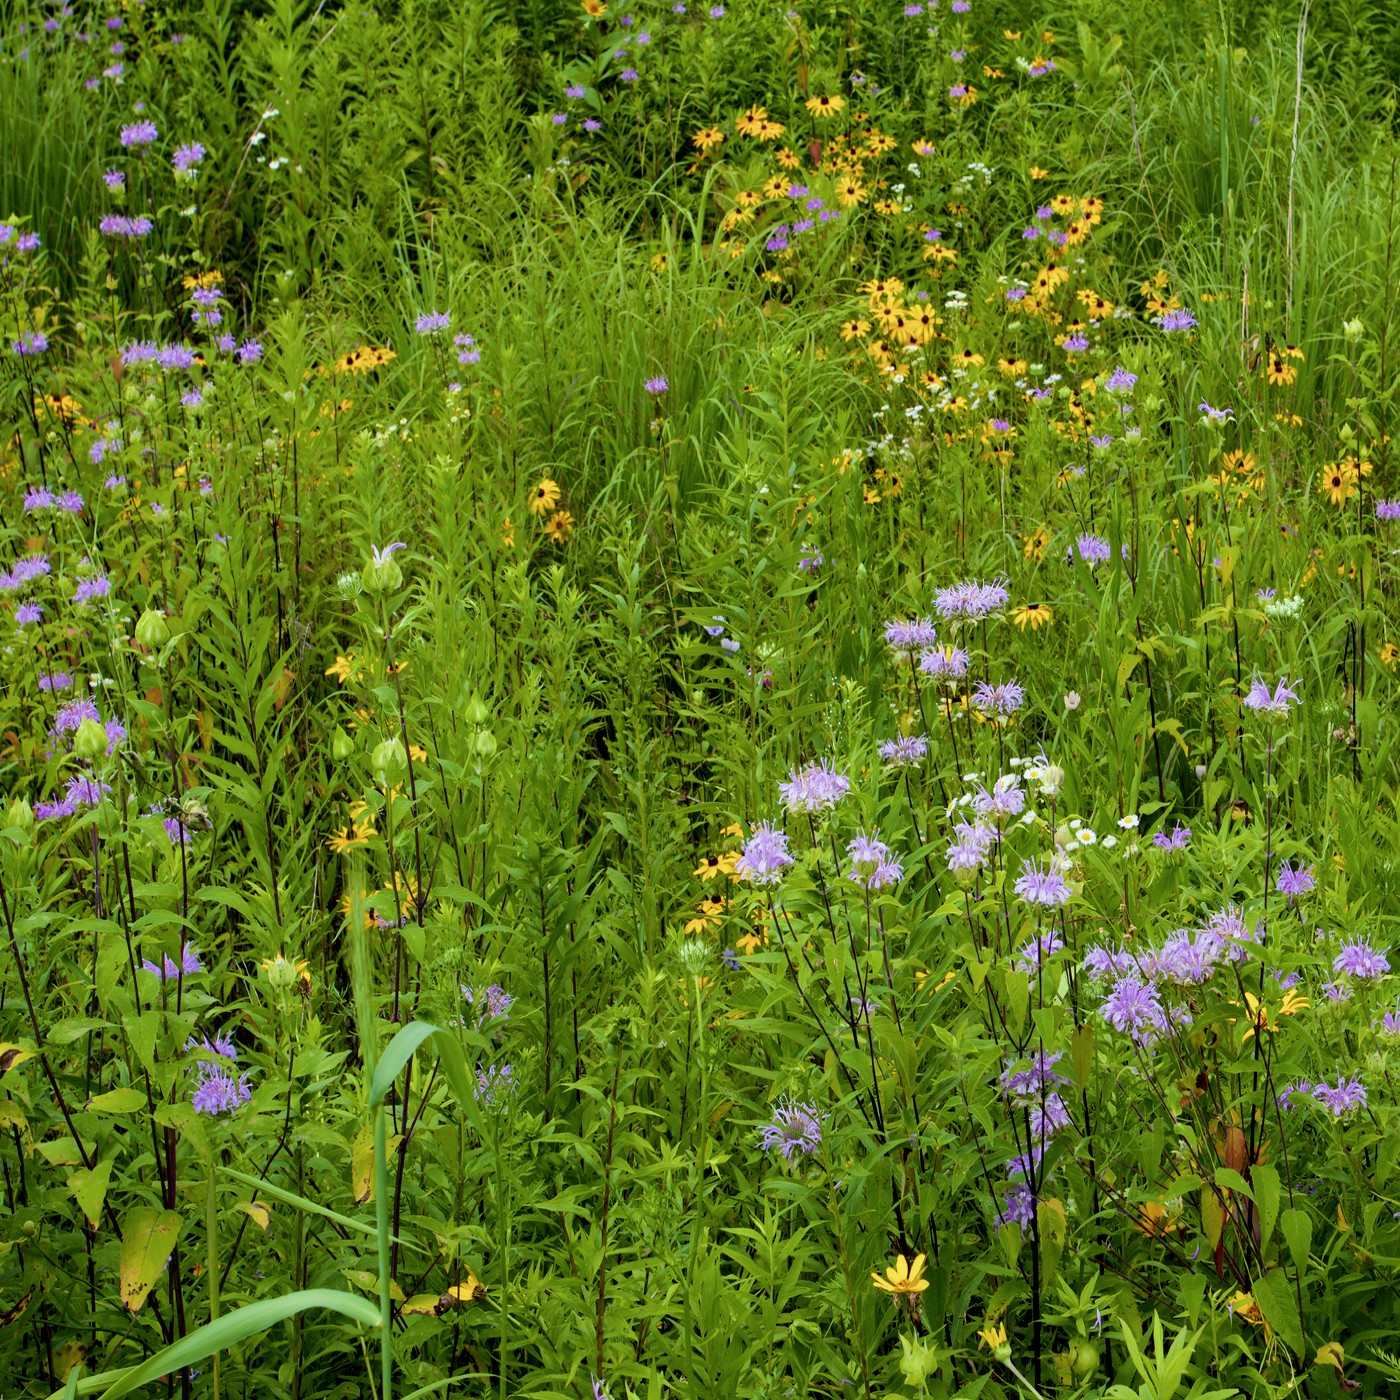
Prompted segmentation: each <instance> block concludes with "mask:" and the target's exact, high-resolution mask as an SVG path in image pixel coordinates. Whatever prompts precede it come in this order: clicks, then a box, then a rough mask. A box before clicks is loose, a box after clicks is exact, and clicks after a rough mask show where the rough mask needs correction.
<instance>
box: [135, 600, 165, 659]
mask: <svg viewBox="0 0 1400 1400" xmlns="http://www.w3.org/2000/svg"><path fill="white" fill-rule="evenodd" d="M136 640H137V641H138V642H139V643H140V644H141V645H142V646H143V647H145V648H146V650H147V651H159V650H160V649H161V647H163V646H164V645H165V644H166V642H168V641H169V640H170V625H169V623H167V622H166V620H165V614H164V613H162V612H160V611H158V610H157V609H156V608H147V609H146V611H145V612H143V613H142V614H141V616H140V617H138V618H137V619H136Z"/></svg>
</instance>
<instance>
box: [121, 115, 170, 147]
mask: <svg viewBox="0 0 1400 1400" xmlns="http://www.w3.org/2000/svg"><path fill="white" fill-rule="evenodd" d="M159 135H160V133H159V132H158V131H157V130H156V124H155V123H154V122H150V121H140V122H132V123H131V125H130V126H124V127H122V131H121V142H122V146H123V147H128V146H149V145H150V144H151V142H152V141H154V140H155V139H156V137H157V136H159Z"/></svg>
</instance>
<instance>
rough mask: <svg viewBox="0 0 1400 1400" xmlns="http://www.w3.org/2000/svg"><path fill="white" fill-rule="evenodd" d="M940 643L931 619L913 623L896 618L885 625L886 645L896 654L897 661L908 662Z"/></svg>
mask: <svg viewBox="0 0 1400 1400" xmlns="http://www.w3.org/2000/svg"><path fill="white" fill-rule="evenodd" d="M937 641H938V634H937V632H936V631H935V630H934V626H933V621H932V619H931V618H927V617H919V618H915V619H914V620H913V621H912V622H905V621H904V620H903V619H902V618H896V619H895V620H894V621H893V622H887V623H886V624H885V644H886V645H887V646H888V647H889V648H890V650H891V651H892V652H894V654H895V659H896V660H899V661H908V660H911V659H912V658H913V655H914V653H915V652H916V651H923V650H925V648H927V647H931V646H933V645H934V643H935V642H937Z"/></svg>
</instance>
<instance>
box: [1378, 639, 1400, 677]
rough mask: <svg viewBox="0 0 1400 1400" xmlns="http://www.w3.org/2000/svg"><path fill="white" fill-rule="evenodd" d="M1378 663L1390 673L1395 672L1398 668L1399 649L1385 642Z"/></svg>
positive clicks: (1399, 661) (1393, 644) (1391, 643)
mask: <svg viewBox="0 0 1400 1400" xmlns="http://www.w3.org/2000/svg"><path fill="white" fill-rule="evenodd" d="M1380 663H1381V665H1382V666H1385V667H1386V668H1387V669H1389V670H1391V671H1393V670H1395V669H1396V667H1397V666H1400V647H1397V646H1396V645H1395V643H1394V642H1387V643H1386V644H1385V645H1384V646H1383V647H1382V648H1381V650H1380Z"/></svg>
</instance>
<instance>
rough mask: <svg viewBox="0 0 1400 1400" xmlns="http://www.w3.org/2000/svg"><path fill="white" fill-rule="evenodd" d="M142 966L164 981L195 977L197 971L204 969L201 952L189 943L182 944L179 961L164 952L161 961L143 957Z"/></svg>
mask: <svg viewBox="0 0 1400 1400" xmlns="http://www.w3.org/2000/svg"><path fill="white" fill-rule="evenodd" d="M141 966H142V967H143V968H145V970H146V971H147V972H149V973H152V974H154V975H155V976H156V977H159V978H160V980H161V981H162V982H174V981H176V980H177V979H179V978H181V977H193V976H194V975H195V974H196V973H197V972H203V971H204V964H203V963H202V962H200V960H199V954H198V953H197V952H196V951H195V950H194V949H193V948H191V947H190V945H189V944H188V943H185V944H182V945H181V947H180V961H179V962H178V963H177V962H176V961H175V959H174V958H172V957H171V956H170V954H169V953H162V954H161V960H160V962H158V963H155V962H152V961H151V960H150V958H142V959H141Z"/></svg>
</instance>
